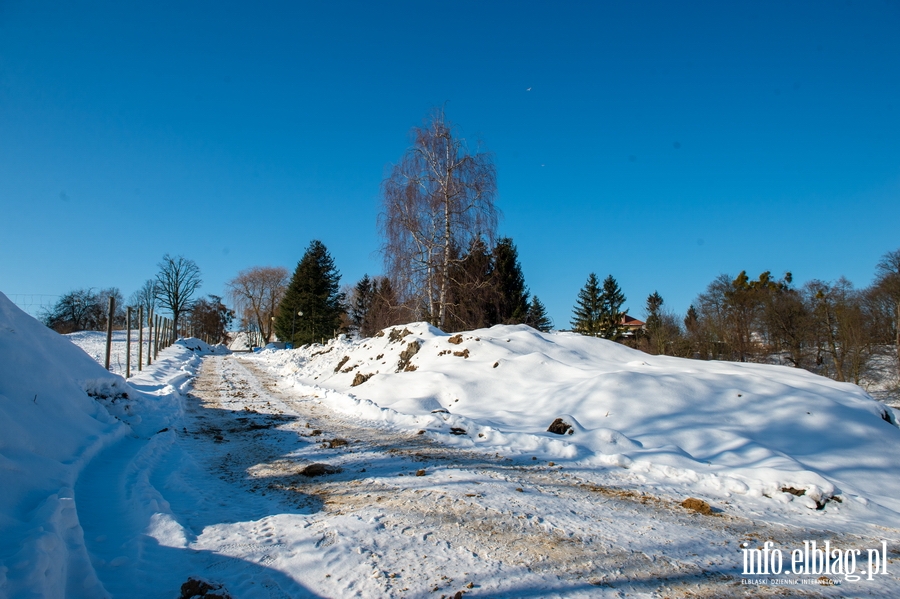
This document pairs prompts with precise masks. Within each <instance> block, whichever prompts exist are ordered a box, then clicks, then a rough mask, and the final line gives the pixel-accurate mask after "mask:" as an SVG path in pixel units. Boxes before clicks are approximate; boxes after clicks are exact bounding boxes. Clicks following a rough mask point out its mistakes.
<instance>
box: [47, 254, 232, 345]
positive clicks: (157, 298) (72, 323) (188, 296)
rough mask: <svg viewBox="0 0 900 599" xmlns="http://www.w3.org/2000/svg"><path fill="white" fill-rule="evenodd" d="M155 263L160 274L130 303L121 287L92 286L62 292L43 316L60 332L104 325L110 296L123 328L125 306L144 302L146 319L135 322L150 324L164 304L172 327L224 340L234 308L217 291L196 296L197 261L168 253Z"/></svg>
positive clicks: (116, 321) (115, 319)
mask: <svg viewBox="0 0 900 599" xmlns="http://www.w3.org/2000/svg"><path fill="white" fill-rule="evenodd" d="M157 268H158V271H157V273H156V275H155V276H154V277H153V278H150V279H147V280H146V281H145V282H144V284H143V285H141V287H140V288H139V289H138V290H137V291H135V292H134V293H133V294H131V296H130V297H129V298H128V302H127V303H126V302H125V301H124V299H123V296H122V292H121V291H120V290H119V288H118V287H110V288H107V289H100V290H97V291H95V290H94V288H81V289H75V290H72V291H69V292H67V293H65V294H63V295H62V296H61V297H60V298H59V300H57V301H56V303H54V304H53V305H52V306H51V307H50V308H49V309H47V310H45V311H44V313H43V314H42V315H41V320H42V321H43V323H44V324H45V325H47V326H48V327H50V328H51V329H53V330H54V331H56V332H58V333H61V334H67V333H75V332H78V331H99V330H103V329H106V326H107V322H108V320H109V316H108V315H109V310H108V306H109V299H110V298H112V299H113V300H114V311H113V316H112V325H113V328H115V329H122V328H125V326H126V316H125V312H126V308H127V307H132V308H134V309H135V310H137V308H139V307H142V308H143V310H142V313H143V322H140V323H138V322H134V323H132V325H137V326H148V325H149V323H150V318H151V314H154V313H157V314H158V313H159V310H160V309H162V310H166V311H167V312H168V313H169V314H170V315H171V317H172V325H173V329H174V330H175V331H177V332H178V334H179V335H192V336H196V337H200V338H203V339H206V340H208V341H209V342H211V343H220V342H223V341H224V340H225V338H226V336H227V331H228V328H229V327H230V325H231V321H232V319H233V318H234V311H233V310H231V309H229V308H228V307H226V306H225V304H224V303H223V302H222V298H221V297H220V296H217V295H208V296H207V297H205V298H196V299H195V295H196V292H197V290H198V289H199V288H200V285H201V283H202V280H201V275H200V268H199V267H198V266H197V264H196V262H194V261H193V260H190V259H188V258H185V257H184V256H171V255H169V254H166V255H164V256H163V258H162V260H161V261H160V262H159V264H157Z"/></svg>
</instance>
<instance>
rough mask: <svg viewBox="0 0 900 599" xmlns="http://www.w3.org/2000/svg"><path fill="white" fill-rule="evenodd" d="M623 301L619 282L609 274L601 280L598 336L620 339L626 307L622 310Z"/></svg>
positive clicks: (614, 339) (623, 296) (613, 339)
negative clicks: (601, 290)
mask: <svg viewBox="0 0 900 599" xmlns="http://www.w3.org/2000/svg"><path fill="white" fill-rule="evenodd" d="M624 303H625V294H624V293H622V289H621V288H620V287H619V283H618V282H616V280H615V279H614V278H613V276H612V275H609V276H608V277H606V278H605V279H604V280H603V292H602V296H601V305H602V309H601V315H600V336H602V337H604V338H606V339H611V340H612V341H616V340H618V339H621V338H622V336H623V334H624V333H625V327H624V325H623V320H624V317H625V313H626V312H627V311H628V309H627V308H626V309H625V310H622V305H623V304H624Z"/></svg>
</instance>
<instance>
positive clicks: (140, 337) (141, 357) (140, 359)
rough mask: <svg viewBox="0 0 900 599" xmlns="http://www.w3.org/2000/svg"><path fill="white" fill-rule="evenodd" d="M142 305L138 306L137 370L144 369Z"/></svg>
mask: <svg viewBox="0 0 900 599" xmlns="http://www.w3.org/2000/svg"><path fill="white" fill-rule="evenodd" d="M143 363H144V306H138V372H140V371H142V370H143V369H144V364H143Z"/></svg>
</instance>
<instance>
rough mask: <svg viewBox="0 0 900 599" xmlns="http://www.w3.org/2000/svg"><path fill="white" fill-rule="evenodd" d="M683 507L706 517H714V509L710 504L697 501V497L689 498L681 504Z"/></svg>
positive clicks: (700, 500)
mask: <svg viewBox="0 0 900 599" xmlns="http://www.w3.org/2000/svg"><path fill="white" fill-rule="evenodd" d="M681 507H683V508H685V509H688V510H694V511H695V512H697V513H699V514H703V515H704V516H710V515H712V508H711V507H710V506H709V504H708V503H706V502H705V501H703V500H702V499H697V498H696V497H688V498H687V499H685V500H684V501H682V502H681Z"/></svg>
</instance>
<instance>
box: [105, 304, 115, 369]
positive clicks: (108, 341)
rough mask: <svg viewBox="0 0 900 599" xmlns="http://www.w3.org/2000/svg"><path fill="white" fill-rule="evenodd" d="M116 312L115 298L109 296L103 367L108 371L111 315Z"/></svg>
mask: <svg viewBox="0 0 900 599" xmlns="http://www.w3.org/2000/svg"><path fill="white" fill-rule="evenodd" d="M115 310H116V298H114V297H113V296H111V295H110V296H109V313H108V314H107V316H106V360H105V361H104V363H103V365H104V367H105V368H106V369H107V370H109V351H110V349H111V348H112V327H113V314H114V313H115Z"/></svg>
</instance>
